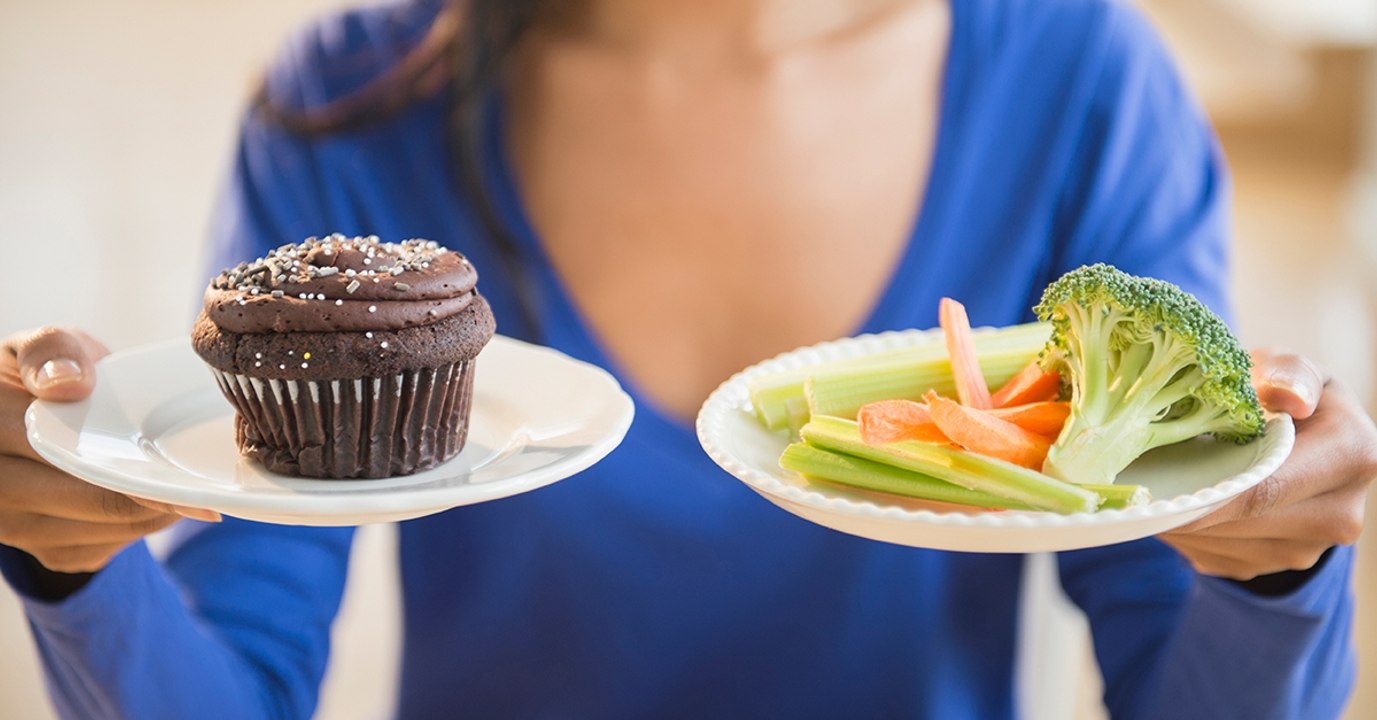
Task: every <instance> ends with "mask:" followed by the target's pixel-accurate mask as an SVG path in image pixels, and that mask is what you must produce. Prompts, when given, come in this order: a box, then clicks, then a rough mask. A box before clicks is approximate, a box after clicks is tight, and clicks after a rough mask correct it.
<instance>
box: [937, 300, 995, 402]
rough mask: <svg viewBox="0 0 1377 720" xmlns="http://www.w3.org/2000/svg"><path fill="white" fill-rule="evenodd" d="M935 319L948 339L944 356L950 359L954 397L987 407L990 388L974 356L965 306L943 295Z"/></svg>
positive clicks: (972, 340) (973, 345)
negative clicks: (936, 318)
mask: <svg viewBox="0 0 1377 720" xmlns="http://www.w3.org/2000/svg"><path fill="white" fill-rule="evenodd" d="M937 315H938V322H939V323H940V324H941V325H942V335H943V336H944V337H945V338H946V340H947V355H948V356H949V357H950V358H951V372H952V377H953V379H954V380H955V381H956V396H957V397H959V398H961V404H962V405H965V406H966V407H973V408H977V409H980V410H986V409H989V408H991V407H994V406H993V405H991V404H990V388H989V386H987V385H986V384H985V375H984V373H982V372H980V359H979V358H977V357H976V355H975V340H974V339H973V338H972V337H971V321H970V318H968V317H966V306H965V305H962V304H961V303H959V302H957V301H955V300H952V299H951V298H942V302H941V304H940V305H939V306H938V312H937Z"/></svg>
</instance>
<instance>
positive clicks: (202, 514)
mask: <svg viewBox="0 0 1377 720" xmlns="http://www.w3.org/2000/svg"><path fill="white" fill-rule="evenodd" d="M172 512H175V513H177V514H178V515H181V516H182V517H184V518H188V519H190V520H200V521H201V522H213V523H218V522H220V521H221V520H222V519H223V518H221V517H220V513H218V512H215V511H214V510H202V509H201V508H189V507H174V508H172Z"/></svg>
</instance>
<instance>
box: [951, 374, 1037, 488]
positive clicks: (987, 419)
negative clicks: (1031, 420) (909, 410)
mask: <svg viewBox="0 0 1377 720" xmlns="http://www.w3.org/2000/svg"><path fill="white" fill-rule="evenodd" d="M924 399H925V400H927V401H928V410H929V412H931V413H932V420H933V422H935V423H937V427H939V428H941V430H942V432H944V433H946V435H947V437H949V438H951V439H952V441H953V442H955V443H956V444H958V445H960V446H961V447H963V448H965V449H967V450H969V451H971V452H973V453H979V454H981V455H988V456H990V457H993V458H998V459H1000V460H1005V461H1008V462H1011V463H1014V464H1015V465H1022V466H1023V467H1026V468H1031V469H1034V470H1036V469H1038V468H1041V467H1042V461H1043V460H1044V459H1046V457H1047V449H1048V448H1049V447H1051V445H1052V443H1051V441H1050V440H1048V439H1047V438H1045V437H1043V436H1041V435H1038V434H1037V433H1035V432H1031V431H1028V430H1024V429H1023V428H1021V427H1019V426H1017V425H1015V424H1013V423H1011V422H1009V421H1008V420H1002V419H1000V418H997V417H995V416H994V415H991V414H990V413H989V412H987V411H985V410H979V409H976V408H969V407H965V406H964V405H961V404H960V403H958V402H956V401H954V400H949V399H947V398H944V397H941V396H940V395H938V394H937V393H933V392H929V393H928V394H927V395H925V396H924Z"/></svg>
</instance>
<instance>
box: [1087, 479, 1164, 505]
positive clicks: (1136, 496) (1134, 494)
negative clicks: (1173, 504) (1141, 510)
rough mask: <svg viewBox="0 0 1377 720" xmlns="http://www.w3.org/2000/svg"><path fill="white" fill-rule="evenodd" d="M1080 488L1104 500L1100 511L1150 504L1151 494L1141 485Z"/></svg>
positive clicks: (1088, 486) (1088, 485)
mask: <svg viewBox="0 0 1377 720" xmlns="http://www.w3.org/2000/svg"><path fill="white" fill-rule="evenodd" d="M1081 487H1083V488H1085V489H1086V490H1089V491H1090V492H1093V493H1095V494H1096V495H1099V496H1100V497H1102V498H1104V504H1103V505H1101V506H1100V509H1101V510H1122V509H1124V508H1131V507H1138V506H1139V505H1146V504H1148V503H1150V502H1152V493H1150V492H1148V489H1147V488H1146V487H1143V486H1142V485H1091V484H1082V485H1081Z"/></svg>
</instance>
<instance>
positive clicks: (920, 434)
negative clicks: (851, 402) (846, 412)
mask: <svg viewBox="0 0 1377 720" xmlns="http://www.w3.org/2000/svg"><path fill="white" fill-rule="evenodd" d="M856 422H857V424H859V426H860V432H861V441H862V442H864V443H865V444H867V445H883V444H885V443H891V442H898V441H900V440H921V441H923V442H940V443H945V442H950V440H948V439H947V436H946V435H944V434H942V431H941V430H938V429H937V423H934V422H933V421H932V415H931V414H930V413H929V412H928V406H927V405H924V404H923V403H920V402H914V401H912V400H880V401H878V402H873V403H867V404H866V405H862V406H861V409H860V411H859V412H857V413H856Z"/></svg>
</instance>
